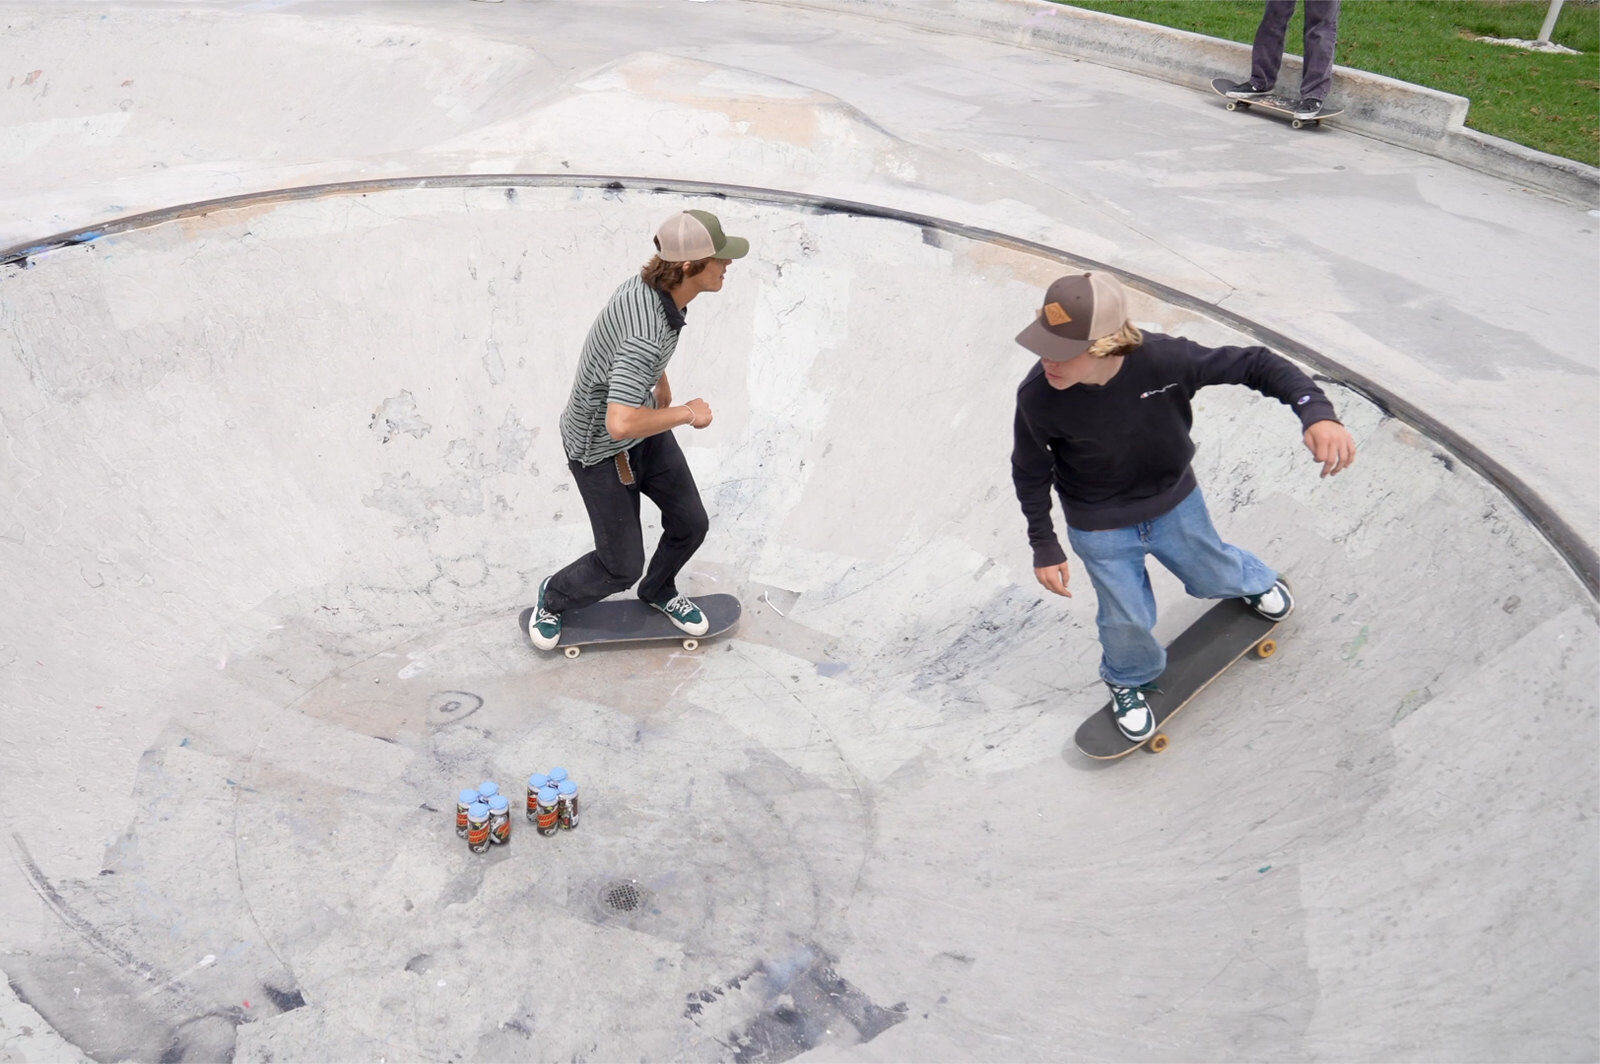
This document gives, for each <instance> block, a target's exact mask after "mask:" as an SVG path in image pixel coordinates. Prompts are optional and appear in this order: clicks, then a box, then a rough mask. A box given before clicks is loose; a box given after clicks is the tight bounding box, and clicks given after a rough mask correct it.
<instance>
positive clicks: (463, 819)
mask: <svg viewBox="0 0 1600 1064" xmlns="http://www.w3.org/2000/svg"><path fill="white" fill-rule="evenodd" d="M477 800H478V792H477V791H474V790H463V791H462V792H461V793H460V794H458V795H456V834H457V835H459V836H460V837H461V838H463V839H464V838H466V837H467V810H468V809H470V808H472V803H473V802H476V801H477Z"/></svg>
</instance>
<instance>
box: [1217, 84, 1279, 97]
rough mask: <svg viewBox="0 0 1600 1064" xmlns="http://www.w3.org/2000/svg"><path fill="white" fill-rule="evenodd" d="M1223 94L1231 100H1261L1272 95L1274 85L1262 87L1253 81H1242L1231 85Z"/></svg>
mask: <svg viewBox="0 0 1600 1064" xmlns="http://www.w3.org/2000/svg"><path fill="white" fill-rule="evenodd" d="M1222 95H1224V96H1226V97H1227V98H1228V99H1230V100H1259V99H1261V98H1262V97H1263V96H1271V95H1272V86H1271V85H1268V86H1267V87H1266V88H1262V87H1261V86H1259V85H1257V84H1256V83H1255V82H1253V81H1241V82H1238V83H1237V84H1235V85H1232V86H1230V87H1229V88H1228V89H1227V90H1226V91H1224V92H1223V94H1222Z"/></svg>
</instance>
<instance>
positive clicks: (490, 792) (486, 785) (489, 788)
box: [478, 780, 500, 801]
mask: <svg viewBox="0 0 1600 1064" xmlns="http://www.w3.org/2000/svg"><path fill="white" fill-rule="evenodd" d="M478 793H479V794H481V795H483V799H484V801H488V800H489V799H490V798H493V797H494V796H495V795H497V794H499V793H500V785H499V784H498V783H496V782H495V781H494V780H484V781H483V782H482V783H480V784H478Z"/></svg>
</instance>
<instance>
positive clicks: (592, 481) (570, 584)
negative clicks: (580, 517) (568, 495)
mask: <svg viewBox="0 0 1600 1064" xmlns="http://www.w3.org/2000/svg"><path fill="white" fill-rule="evenodd" d="M638 449H639V446H635V448H634V450H635V451H637V450H638ZM630 454H631V452H630ZM568 466H569V467H570V468H571V470H572V476H573V479H574V480H576V481H577V482H578V494H580V495H582V496H583V505H584V508H585V509H586V510H588V511H589V526H590V528H592V529H593V530H594V550H592V551H590V552H589V553H588V554H585V555H584V556H583V557H581V558H579V559H578V560H577V561H575V562H573V563H572V564H571V565H568V566H567V567H566V568H565V569H562V570H561V571H560V572H558V573H556V574H555V575H554V576H552V577H551V578H550V580H549V583H548V584H546V586H545V592H544V608H545V609H547V610H549V611H551V612H552V613H561V612H563V611H564V610H569V609H576V608H578V607H580V606H587V605H589V604H590V603H593V602H599V601H600V600H601V599H603V598H605V597H607V596H608V595H614V594H616V593H617V592H618V591H622V590H625V589H627V588H629V587H631V586H632V585H633V582H634V581H635V580H637V579H639V574H640V573H642V572H644V532H643V530H642V529H641V528H640V527H639V488H638V485H637V484H635V485H633V486H631V487H630V486H629V485H626V484H624V483H622V479H621V477H619V476H618V474H617V464H616V461H615V460H614V459H611V458H607V459H606V460H605V461H603V462H599V463H597V464H595V465H592V466H580V465H578V464H577V463H576V462H569V463H568Z"/></svg>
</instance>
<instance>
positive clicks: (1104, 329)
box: [1011, 272, 1356, 742]
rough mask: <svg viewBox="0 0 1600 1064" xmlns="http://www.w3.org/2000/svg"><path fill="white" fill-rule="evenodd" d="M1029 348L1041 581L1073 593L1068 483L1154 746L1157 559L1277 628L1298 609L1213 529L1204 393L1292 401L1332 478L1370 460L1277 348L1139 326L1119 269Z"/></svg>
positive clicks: (1134, 736)
mask: <svg viewBox="0 0 1600 1064" xmlns="http://www.w3.org/2000/svg"><path fill="white" fill-rule="evenodd" d="M1017 343H1019V344H1021V345H1022V346H1023V347H1024V348H1026V349H1027V350H1029V351H1031V352H1033V353H1034V354H1035V355H1038V356H1039V362H1038V364H1037V365H1035V366H1034V367H1033V368H1032V369H1031V370H1029V371H1028V374H1027V376H1026V377H1024V378H1023V381H1022V384H1021V385H1020V386H1019V387H1018V388H1017V410H1016V418H1015V422H1014V438H1013V448H1012V454H1011V477H1012V482H1013V484H1014V486H1015V487H1016V492H1017V499H1018V500H1019V501H1020V502H1021V504H1022V512H1023V515H1024V516H1025V517H1026V518H1027V522H1028V542H1029V543H1031V544H1032V546H1033V565H1034V570H1033V572H1034V576H1035V577H1036V578H1037V579H1038V581H1039V583H1040V584H1042V585H1044V587H1045V588H1047V589H1048V590H1050V591H1052V592H1054V593H1056V594H1057V595H1066V596H1068V597H1070V596H1071V594H1072V592H1070V591H1068V590H1067V581H1068V575H1069V574H1068V566H1067V555H1066V552H1065V551H1063V550H1062V549H1061V542H1060V540H1058V539H1057V538H1056V532H1055V525H1054V522H1053V521H1052V520H1051V516H1050V489H1051V487H1052V486H1054V488H1055V489H1056V491H1057V493H1058V494H1059V495H1060V497H1061V503H1062V508H1063V510H1064V511H1065V512H1066V518H1067V538H1068V541H1069V542H1070V543H1071V544H1072V550H1073V553H1074V554H1076V555H1077V556H1078V558H1079V559H1080V560H1081V561H1082V562H1083V567H1084V569H1085V570H1086V571H1087V572H1088V574H1089V582H1090V583H1091V584H1093V585H1094V589H1095V594H1096V596H1097V597H1098V599H1099V602H1098V611H1097V615H1096V618H1095V621H1096V624H1097V626H1098V628H1099V634H1100V647H1101V659H1100V677H1101V679H1103V680H1104V681H1105V683H1106V686H1108V687H1109V688H1111V700H1112V712H1113V715H1114V716H1115V717H1116V720H1117V727H1118V728H1119V729H1120V730H1121V731H1122V733H1123V734H1124V735H1126V736H1127V737H1128V739H1129V740H1131V741H1134V742H1142V741H1143V740H1145V739H1148V738H1149V737H1150V736H1151V734H1153V733H1154V731H1155V719H1154V716H1153V715H1152V713H1151V711H1150V704H1149V702H1148V700H1147V699H1146V698H1145V695H1146V694H1147V693H1148V692H1150V691H1151V690H1153V689H1154V688H1153V687H1152V685H1153V684H1154V682H1155V680H1156V679H1157V678H1158V677H1159V676H1160V675H1161V672H1162V670H1163V669H1165V668H1166V663H1167V652H1166V649H1165V648H1164V647H1163V646H1162V645H1161V644H1160V643H1159V642H1157V640H1156V638H1155V636H1154V635H1153V634H1152V629H1153V628H1154V627H1155V623H1156V602H1155V596H1154V594H1153V593H1152V592H1151V589H1150V577H1149V574H1148V572H1147V571H1146V569H1145V556H1146V555H1153V556H1154V557H1155V558H1156V559H1157V560H1158V561H1160V562H1161V563H1162V564H1163V565H1165V566H1166V567H1167V568H1168V569H1169V570H1171V571H1172V572H1173V573H1174V574H1175V575H1176V576H1177V577H1178V578H1179V579H1180V580H1182V581H1183V585H1184V588H1185V590H1187V591H1188V592H1189V594H1191V595H1194V596H1196V597H1197V598H1217V599H1221V598H1242V599H1244V600H1245V601H1246V602H1248V603H1249V604H1250V605H1251V606H1252V607H1254V608H1255V610H1256V611H1257V612H1259V613H1260V614H1261V615H1262V616H1264V617H1267V618H1269V619H1271V620H1281V619H1282V618H1284V617H1287V616H1288V615H1289V611H1290V610H1292V609H1293V608H1294V599H1293V597H1292V596H1291V595H1290V592H1289V586H1288V584H1286V583H1285V582H1284V581H1283V580H1282V579H1281V578H1280V577H1279V576H1278V574H1277V572H1275V571H1274V570H1273V569H1271V568H1270V567H1269V566H1267V565H1266V564H1265V563H1264V562H1262V561H1261V559H1259V558H1257V557H1256V556H1255V555H1254V554H1251V553H1250V552H1249V551H1246V550H1242V549H1240V548H1238V547H1235V546H1231V545H1230V544H1227V543H1224V542H1223V541H1222V539H1221V538H1220V537H1219V536H1218V535H1217V531H1216V529H1215V528H1214V527H1213V526H1212V524H1211V516H1210V514H1209V513H1208V512H1207V510H1206V504H1205V499H1204V498H1203V497H1202V496H1201V494H1200V488H1199V487H1198V485H1197V484H1196V481H1195V475H1194V469H1193V468H1192V467H1191V466H1190V464H1189V463H1190V459H1192V458H1193V457H1194V443H1193V441H1191V440H1190V438H1189V428H1190V425H1191V424H1192V423H1193V420H1194V419H1193V413H1192V411H1191V409H1190V406H1189V401H1190V400H1191V399H1192V398H1193V396H1194V394H1195V392H1196V391H1198V390H1199V389H1201V388H1203V387H1205V386H1206V385H1210V384H1243V385H1245V386H1246V387H1249V388H1252V389H1254V390H1255V391H1258V392H1260V393H1261V394H1262V395H1265V396H1268V397H1270V398H1273V399H1277V400H1278V401H1279V402H1281V403H1284V404H1285V405H1287V406H1288V407H1289V409H1290V410H1293V411H1294V412H1295V414H1296V415H1297V416H1298V417H1299V419H1300V424H1301V428H1302V430H1303V436H1302V438H1303V439H1304V441H1305V445H1306V447H1307V448H1308V449H1309V450H1310V451H1311V454H1312V455H1313V456H1314V457H1315V458H1316V460H1317V461H1318V462H1320V463H1322V475H1323V476H1329V475H1331V474H1335V473H1338V472H1339V471H1340V470H1343V469H1345V468H1347V467H1348V466H1349V465H1350V463H1351V462H1353V461H1354V460H1355V453H1356V447H1355V441H1354V440H1353V439H1351V437H1350V433H1349V432H1348V431H1347V430H1346V429H1345V427H1344V426H1343V425H1341V424H1340V423H1339V422H1338V421H1337V420H1335V418H1334V409H1333V404H1332V403H1330V402H1329V401H1328V397H1327V396H1326V395H1324V394H1323V392H1322V389H1320V388H1318V387H1317V386H1316V385H1315V384H1313V383H1312V381H1311V379H1310V378H1309V377H1307V376H1306V375H1305V374H1304V373H1302V372H1301V371H1300V370H1299V369H1298V368H1297V367H1296V366H1295V365H1294V364H1293V363H1292V362H1290V361H1288V360H1287V359H1285V358H1281V357H1279V356H1278V355H1275V354H1273V353H1272V352H1271V351H1269V350H1267V349H1266V348H1264V347H1217V348H1207V347H1203V346H1202V345H1200V344H1197V343H1195V342H1194V341H1192V340H1185V339H1182V338H1179V337H1175V336H1163V335H1160V334H1158V333H1145V332H1141V331H1140V330H1139V328H1138V327H1137V326H1135V325H1134V324H1133V323H1132V322H1130V321H1129V320H1128V314H1127V293H1126V291H1125V290H1124V289H1123V287H1122V284H1121V283H1120V282H1119V281H1117V279H1116V278H1115V277H1112V276H1111V275H1110V274H1106V273H1100V272H1093V273H1082V274H1073V275H1070V276H1067V277H1062V278H1060V279H1058V280H1056V281H1055V282H1054V283H1053V284H1051V285H1050V287H1049V289H1048V290H1047V291H1046V293H1045V297H1044V305H1043V307H1042V308H1041V309H1040V310H1039V312H1038V317H1037V319H1036V320H1035V321H1034V323H1033V324H1032V325H1029V326H1028V327H1027V328H1026V329H1024V330H1022V332H1021V333H1019V334H1018V336H1017Z"/></svg>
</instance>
